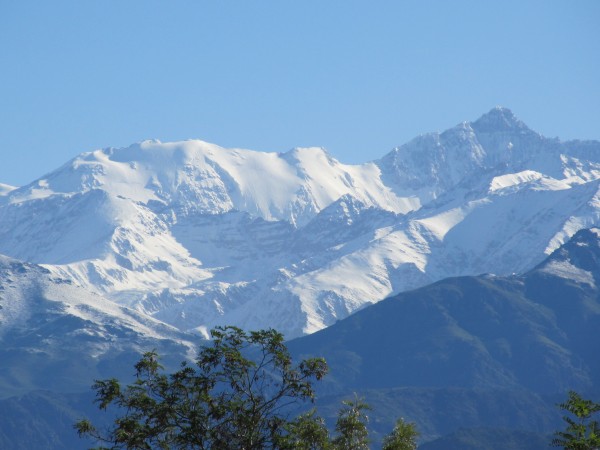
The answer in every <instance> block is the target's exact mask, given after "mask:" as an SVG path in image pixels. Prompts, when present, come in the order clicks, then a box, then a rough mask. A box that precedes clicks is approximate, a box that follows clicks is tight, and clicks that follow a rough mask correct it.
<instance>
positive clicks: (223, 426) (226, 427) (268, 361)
mask: <svg viewBox="0 0 600 450" xmlns="http://www.w3.org/2000/svg"><path fill="white" fill-rule="evenodd" d="M211 336H212V343H211V344H210V345H206V346H204V347H202V348H201V350H200V352H199V354H198V357H197V359H196V361H195V364H193V365H192V364H189V363H187V362H183V363H182V365H181V368H180V369H179V370H178V371H176V372H174V373H172V374H166V373H165V371H164V368H163V367H162V366H161V365H160V363H159V360H158V355H157V354H156V353H155V352H153V351H152V352H148V353H145V354H144V355H143V356H142V358H141V359H140V361H139V362H138V363H137V364H136V365H135V370H136V378H135V381H134V382H133V383H132V384H129V385H127V386H123V385H122V384H121V382H119V380H117V379H114V378H112V379H107V380H98V381H96V382H95V384H94V385H93V389H94V390H95V391H96V401H97V403H98V406H99V408H100V409H102V410H106V409H108V408H109V407H113V408H116V410H117V416H116V419H115V420H114V424H113V426H112V427H111V428H110V429H108V430H104V431H101V430H98V429H97V428H96V427H95V426H94V425H93V424H92V423H91V422H90V421H88V420H80V421H79V422H77V423H76V424H75V428H76V429H77V431H78V433H79V434H80V436H88V437H91V438H94V439H96V440H97V441H98V442H99V443H100V444H101V446H100V447H97V449H128V450H129V449H140V450H142V449H144V450H148V449H212V450H221V449H223V450H224V449H236V450H240V449H244V450H255V449H256V450H258V449H281V450H286V449H301V450H304V449H305V450H310V449H335V450H337V449H344V450H352V449H357V450H358V449H364V448H368V431H367V427H366V423H367V420H368V417H367V415H366V411H367V410H368V409H369V406H368V405H367V404H366V403H364V401H363V400H362V399H359V398H358V397H356V398H355V399H354V400H350V401H345V402H344V403H343V406H342V408H341V410H340V412H339V415H338V419H337V424H336V432H337V435H336V436H334V437H331V436H330V433H329V431H328V429H327V427H326V426H325V421H324V420H323V418H322V417H320V416H318V415H317V413H316V411H315V410H314V409H312V410H309V411H308V412H304V413H298V411H300V409H299V407H300V406H302V404H304V403H307V402H308V403H310V402H313V401H314V398H315V392H314V388H313V382H314V381H318V380H321V379H322V378H323V376H325V374H326V373H327V370H328V369H327V364H326V362H325V360H324V359H323V358H308V359H304V360H302V361H300V363H298V364H294V363H293V362H292V358H291V356H290V354H289V352H288V350H287V347H286V346H285V343H284V340H283V335H282V334H281V333H279V332H277V331H275V330H261V331H252V332H248V333H247V332H245V331H243V330H241V329H239V328H236V327H218V328H215V329H214V330H212V331H211ZM304 410H306V408H304ZM394 433H396V434H398V432H397V431H395V432H393V433H392V435H390V437H389V445H388V447H386V448H387V449H390V450H391V449H399V450H403V449H411V448H414V447H406V446H398V444H397V442H400V441H398V440H397V439H396V438H394V437H393V435H394ZM413 438H414V436H412V437H410V439H413Z"/></svg>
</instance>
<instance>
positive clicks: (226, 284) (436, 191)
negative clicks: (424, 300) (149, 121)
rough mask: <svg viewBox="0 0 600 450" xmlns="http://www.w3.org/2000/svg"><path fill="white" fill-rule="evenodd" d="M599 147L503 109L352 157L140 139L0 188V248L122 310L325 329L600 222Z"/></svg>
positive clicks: (206, 323) (208, 323)
mask: <svg viewBox="0 0 600 450" xmlns="http://www.w3.org/2000/svg"><path fill="white" fill-rule="evenodd" d="M599 180H600V142H596V141H587V142H582V141H568V142H561V141H559V140H558V139H548V138H545V137H543V136H541V135H539V134H538V133H536V132H534V131H532V130H530V129H529V128H527V126H526V125H525V124H523V123H522V122H521V121H519V120H518V119H517V118H516V117H515V116H514V115H513V114H512V113H511V112H510V111H509V110H507V109H503V108H495V109H493V110H492V111H490V112H489V113H487V114H485V115H484V116H483V117H481V118H480V119H478V120H477V121H475V122H472V123H467V122H465V123H462V124H459V125H458V126H456V127H454V128H452V129H450V130H447V131H445V132H443V133H431V134H426V135H423V136H420V137H417V138H416V139H414V140H412V141H411V142H409V143H407V144H405V145H403V146H401V147H398V148H396V149H394V150H393V151H392V152H391V153H389V154H387V155H385V156H384V157H383V158H381V159H380V160H376V161H372V162H368V163H365V164H362V165H345V164H342V163H340V162H339V161H336V160H335V159H334V158H332V157H331V156H329V155H328V154H327V153H326V151H325V150H323V149H320V148H304V149H294V150H291V151H289V152H286V153H263V152H254V151H250V150H240V149H224V148H221V147H218V146H216V145H213V144H208V143H205V142H202V141H186V142H175V143H165V144H163V143H160V142H157V141H146V142H143V143H141V144H136V145H132V146H130V147H127V148H121V149H105V150H97V151H94V152H90V153H84V154H82V155H80V156H78V157H76V158H75V159H73V160H72V161H69V162H68V163H67V164H65V165H64V166H63V167H61V168H59V169H57V170H56V171H54V172H52V173H50V174H48V175H46V176H44V177H42V178H40V179H39V180H36V181H34V182H33V183H31V184H29V185H27V186H23V187H20V188H17V189H12V188H11V187H6V188H4V187H0V188H1V189H0V253H2V254H5V255H8V256H10V257H12V258H15V259H18V260H22V261H27V262H29V263H35V264H40V265H42V266H43V267H44V268H45V269H46V270H48V271H49V273H50V274H51V275H52V276H53V277H55V278H61V279H68V280H71V281H72V282H73V284H74V285H76V286H79V287H81V288H83V289H85V290H87V291H90V292H95V293H96V294H98V295H99V296H102V297H103V298H106V299H109V300H110V301H112V302H114V303H115V304H116V305H118V306H120V307H128V308H132V309H134V310H136V311H138V312H139V313H140V314H142V315H146V316H147V315H150V316H152V317H153V318H154V319H156V320H159V321H162V322H165V323H167V324H170V325H172V326H175V327H177V328H179V329H180V330H183V331H189V330H193V331H196V332H199V333H201V334H202V333H205V331H206V329H207V328H210V327H212V326H214V325H216V324H236V325H239V326H242V327H245V328H250V329H256V328H264V327H275V328H278V329H280V330H282V331H284V332H285V333H286V334H287V335H288V336H289V337H292V336H298V335H301V334H305V333H311V332H313V331H316V330H319V329H322V328H324V327H326V326H328V325H330V324H332V323H334V322H335V321H336V320H338V319H341V318H344V317H346V316H347V315H349V314H351V313H352V312H354V311H356V310H358V309H360V308H362V307H364V306H365V305H367V304H369V303H374V302H377V301H380V300H382V299H383V298H385V297H387V296H389V295H391V294H394V293H398V292H400V291H403V290H406V289H410V288H415V287H419V286H422V285H425V284H427V283H429V282H432V281H436V280H439V279H441V278H444V277H447V276H452V275H469V274H478V273H483V272H492V273H496V274H499V275H506V274H510V273H513V272H521V271H525V270H526V269H529V268H531V267H533V266H534V265H535V264H537V263H539V262H540V261H541V260H542V259H543V258H544V257H546V256H547V255H548V254H549V253H551V252H552V251H553V250H554V249H556V248H558V247H559V246H560V245H561V244H562V243H564V242H565V241H566V240H568V238H569V237H570V236H572V235H573V234H574V233H575V232H576V231H578V230H579V229H582V228H589V227H591V226H597V225H600V190H599V183H600V181H599Z"/></svg>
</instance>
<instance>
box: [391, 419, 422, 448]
mask: <svg viewBox="0 0 600 450" xmlns="http://www.w3.org/2000/svg"><path fill="white" fill-rule="evenodd" d="M418 436H419V432H418V431H417V428H416V426H415V424H414V423H409V422H405V421H404V419H398V420H397V421H396V425H395V426H394V429H393V430H392V432H391V433H390V434H388V435H387V436H386V437H385V438H384V439H383V447H382V450H416V448H417V441H416V439H417V437H418Z"/></svg>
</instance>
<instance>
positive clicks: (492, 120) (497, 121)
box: [472, 106, 529, 133]
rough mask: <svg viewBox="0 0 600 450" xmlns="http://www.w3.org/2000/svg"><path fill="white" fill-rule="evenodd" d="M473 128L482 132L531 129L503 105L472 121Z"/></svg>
mask: <svg viewBox="0 0 600 450" xmlns="http://www.w3.org/2000/svg"><path fill="white" fill-rule="evenodd" d="M472 126H473V128H474V129H475V130H476V131H478V132H480V133H485V132H496V133H497V132H499V131H505V132H506V131H525V130H529V128H528V127H527V125H525V124H524V123H523V122H522V121H521V120H520V119H518V118H517V116H515V115H514V114H513V112H512V111H511V110H510V109H508V108H504V107H502V106H496V107H495V108H493V109H491V110H490V111H489V112H488V113H486V114H484V115H483V116H481V117H480V118H479V119H477V120H476V121H475V122H473V123H472Z"/></svg>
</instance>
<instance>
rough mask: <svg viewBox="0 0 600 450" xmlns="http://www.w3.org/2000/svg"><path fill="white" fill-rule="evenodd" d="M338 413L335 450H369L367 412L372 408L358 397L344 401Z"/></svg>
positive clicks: (334, 442)
mask: <svg viewBox="0 0 600 450" xmlns="http://www.w3.org/2000/svg"><path fill="white" fill-rule="evenodd" d="M342 404H343V406H342V409H341V410H340V412H339V413H338V418H337V422H336V425H335V430H336V431H337V432H338V436H337V437H336V438H335V439H334V440H333V445H334V448H336V449H340V450H363V449H368V448H369V431H368V430H367V422H368V421H369V417H368V416H367V414H366V412H365V411H367V410H370V409H371V407H370V406H369V405H368V404H367V403H365V402H364V400H363V399H360V398H358V397H357V396H356V394H355V397H354V400H344V401H343V402H342Z"/></svg>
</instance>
